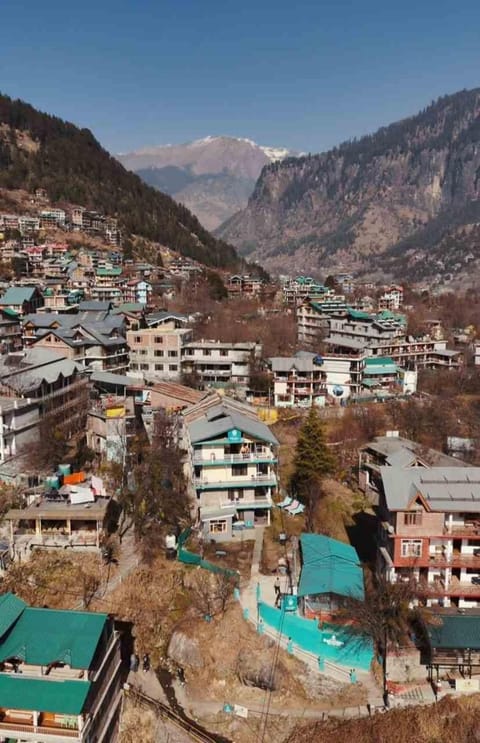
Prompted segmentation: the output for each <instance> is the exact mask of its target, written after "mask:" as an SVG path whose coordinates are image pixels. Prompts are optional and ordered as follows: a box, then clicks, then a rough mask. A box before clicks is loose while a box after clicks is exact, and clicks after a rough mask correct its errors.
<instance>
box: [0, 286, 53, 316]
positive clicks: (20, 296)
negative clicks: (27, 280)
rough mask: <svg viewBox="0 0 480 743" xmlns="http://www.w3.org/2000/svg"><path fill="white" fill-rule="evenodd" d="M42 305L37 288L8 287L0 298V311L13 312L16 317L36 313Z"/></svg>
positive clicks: (41, 296) (41, 297)
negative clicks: (7, 310)
mask: <svg viewBox="0 0 480 743" xmlns="http://www.w3.org/2000/svg"><path fill="white" fill-rule="evenodd" d="M43 304H44V299H43V294H42V292H41V291H40V290H39V288H38V287H37V286H10V287H9V288H8V289H7V291H6V292H5V294H3V295H2V296H1V297H0V309H9V310H13V311H14V312H16V313H17V314H18V315H26V314H28V313H29V312H36V311H37V309H38V308H39V307H42V306H43Z"/></svg>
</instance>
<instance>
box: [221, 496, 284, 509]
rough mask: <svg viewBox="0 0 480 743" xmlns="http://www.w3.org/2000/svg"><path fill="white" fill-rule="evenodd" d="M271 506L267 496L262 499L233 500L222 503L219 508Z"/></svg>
mask: <svg viewBox="0 0 480 743" xmlns="http://www.w3.org/2000/svg"><path fill="white" fill-rule="evenodd" d="M272 505H273V501H272V499H271V498H269V497H268V496H265V497H262V498H233V499H232V500H226V501H222V502H221V503H220V508H231V507H232V506H235V507H236V508H242V509H247V508H269V507H270V506H272Z"/></svg>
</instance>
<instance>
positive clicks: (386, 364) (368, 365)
mask: <svg viewBox="0 0 480 743" xmlns="http://www.w3.org/2000/svg"><path fill="white" fill-rule="evenodd" d="M397 372H398V366H397V364H396V363H395V361H394V360H393V359H392V358H390V356H371V357H369V358H367V359H365V371H364V374H396V373H397Z"/></svg>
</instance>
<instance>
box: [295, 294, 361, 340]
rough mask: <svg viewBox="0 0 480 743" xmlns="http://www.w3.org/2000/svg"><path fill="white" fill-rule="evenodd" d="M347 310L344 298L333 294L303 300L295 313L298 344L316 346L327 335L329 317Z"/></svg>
mask: <svg viewBox="0 0 480 743" xmlns="http://www.w3.org/2000/svg"><path fill="white" fill-rule="evenodd" d="M347 309H348V305H347V304H346V302H345V297H343V296H340V295H335V294H334V293H332V294H325V295H324V296H321V297H320V296H316V297H315V298H314V299H305V300H303V301H302V303H301V304H300V305H299V306H298V307H297V311H296V312H297V338H298V341H299V343H307V344H313V345H315V344H318V341H319V339H320V338H322V337H324V336H325V335H328V333H329V328H330V326H329V318H330V316H331V315H334V314H339V313H343V314H345V313H346V311H347Z"/></svg>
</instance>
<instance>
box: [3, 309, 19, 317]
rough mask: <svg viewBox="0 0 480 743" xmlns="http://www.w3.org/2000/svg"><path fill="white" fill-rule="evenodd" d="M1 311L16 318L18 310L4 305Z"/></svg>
mask: <svg viewBox="0 0 480 743" xmlns="http://www.w3.org/2000/svg"><path fill="white" fill-rule="evenodd" d="M2 312H3V314H4V315H8V317H13V318H16V317H18V316H19V315H18V312H15V310H12V309H11V308H10V307H4V308H3V309H2Z"/></svg>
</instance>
